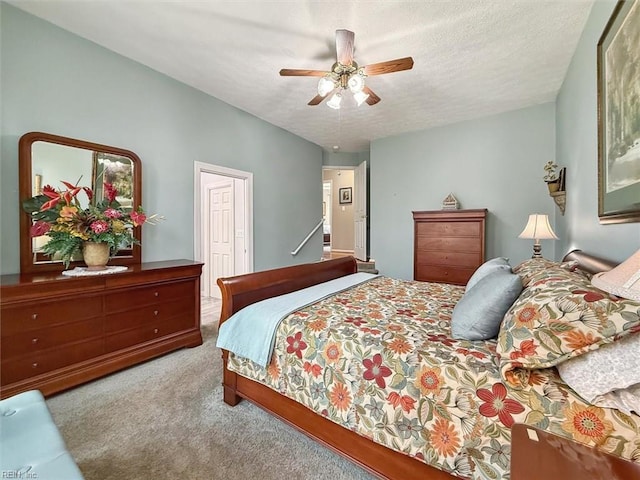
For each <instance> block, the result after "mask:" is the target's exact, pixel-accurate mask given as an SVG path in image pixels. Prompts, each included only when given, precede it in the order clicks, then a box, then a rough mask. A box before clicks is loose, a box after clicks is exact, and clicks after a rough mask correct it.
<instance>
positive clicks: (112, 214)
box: [104, 208, 122, 218]
mask: <svg viewBox="0 0 640 480" xmlns="http://www.w3.org/2000/svg"><path fill="white" fill-rule="evenodd" d="M104 216H105V217H107V218H120V217H122V212H119V211H118V210H116V209H115V208H107V209H106V210H105V211H104Z"/></svg>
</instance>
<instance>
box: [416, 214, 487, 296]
mask: <svg viewBox="0 0 640 480" xmlns="http://www.w3.org/2000/svg"><path fill="white" fill-rule="evenodd" d="M486 217H487V210H486V209H477V210H433V211H423V212H413V221H414V232H415V233H414V244H413V245H414V258H413V278H414V279H415V280H420V281H423V282H440V283H453V284H456V285H466V283H467V281H468V280H469V278H470V277H471V275H472V274H473V272H474V271H475V270H476V268H478V267H479V266H480V265H482V263H483V262H484V240H485V221H486Z"/></svg>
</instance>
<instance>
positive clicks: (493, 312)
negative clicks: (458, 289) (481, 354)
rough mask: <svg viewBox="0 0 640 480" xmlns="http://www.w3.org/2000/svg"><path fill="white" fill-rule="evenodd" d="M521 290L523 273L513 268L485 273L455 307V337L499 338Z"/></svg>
mask: <svg viewBox="0 0 640 480" xmlns="http://www.w3.org/2000/svg"><path fill="white" fill-rule="evenodd" d="M521 291H522V281H521V280H520V276H519V275H517V274H515V273H512V272H511V271H510V270H504V269H501V270H496V271H494V272H493V273H490V274H489V275H487V276H485V277H484V278H482V279H481V280H480V281H479V282H478V283H477V284H475V285H474V286H473V288H472V289H470V290H469V291H467V292H466V293H465V294H464V295H463V296H462V298H461V299H460V300H459V301H458V303H457V304H456V306H455V307H454V309H453V314H452V316H451V335H452V337H453V338H457V339H463V340H487V339H489V338H495V337H497V336H498V332H499V331H500V324H501V323H502V319H503V318H504V316H505V314H506V313H507V311H508V310H509V308H511V305H513V302H515V301H516V299H517V298H518V296H519V295H520V292H521Z"/></svg>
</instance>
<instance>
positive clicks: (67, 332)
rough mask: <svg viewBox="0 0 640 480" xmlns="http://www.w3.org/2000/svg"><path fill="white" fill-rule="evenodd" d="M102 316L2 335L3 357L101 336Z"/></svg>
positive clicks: (7, 357) (11, 356)
mask: <svg viewBox="0 0 640 480" xmlns="http://www.w3.org/2000/svg"><path fill="white" fill-rule="evenodd" d="M102 335H103V332H102V318H93V319H91V320H85V321H81V322H73V323H68V324H64V325H58V326H54V327H48V328H43V329H40V330H31V331H29V332H20V333H16V334H15V335H11V336H8V335H6V336H5V335H3V336H2V358H3V359H9V358H13V357H16V356H19V355H24V354H28V353H35V352H39V351H41V350H46V349H48V348H55V347H62V346H64V345H65V344H68V343H74V342H78V341H80V340H85V339H90V338H95V337H101V336H102Z"/></svg>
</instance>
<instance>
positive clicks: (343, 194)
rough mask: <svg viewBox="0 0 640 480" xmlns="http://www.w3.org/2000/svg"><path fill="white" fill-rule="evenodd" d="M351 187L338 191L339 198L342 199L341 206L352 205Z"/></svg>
mask: <svg viewBox="0 0 640 480" xmlns="http://www.w3.org/2000/svg"><path fill="white" fill-rule="evenodd" d="M351 192H352V188H351V187H344V188H340V189H338V196H339V198H340V204H341V205H344V204H345V203H351V201H352V200H351Z"/></svg>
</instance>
